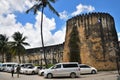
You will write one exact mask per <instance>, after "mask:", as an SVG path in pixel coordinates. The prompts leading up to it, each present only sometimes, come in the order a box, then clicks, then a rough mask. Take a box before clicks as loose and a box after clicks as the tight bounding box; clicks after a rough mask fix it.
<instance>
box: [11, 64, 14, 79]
mask: <svg viewBox="0 0 120 80" xmlns="http://www.w3.org/2000/svg"><path fill="white" fill-rule="evenodd" d="M13 74H14V65H12V68H11V75H12V77H13Z"/></svg>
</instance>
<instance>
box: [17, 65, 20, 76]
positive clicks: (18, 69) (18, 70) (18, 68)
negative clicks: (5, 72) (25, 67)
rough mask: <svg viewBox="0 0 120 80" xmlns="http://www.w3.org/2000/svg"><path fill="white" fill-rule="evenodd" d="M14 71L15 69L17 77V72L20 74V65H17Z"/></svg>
mask: <svg viewBox="0 0 120 80" xmlns="http://www.w3.org/2000/svg"><path fill="white" fill-rule="evenodd" d="M16 71H17V77H18V78H19V74H20V65H18V66H17V68H16Z"/></svg>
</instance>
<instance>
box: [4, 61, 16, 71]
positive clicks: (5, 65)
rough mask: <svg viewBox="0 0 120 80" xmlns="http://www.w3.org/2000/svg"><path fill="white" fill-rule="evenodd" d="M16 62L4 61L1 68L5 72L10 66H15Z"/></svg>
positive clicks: (9, 69)
mask: <svg viewBox="0 0 120 80" xmlns="http://www.w3.org/2000/svg"><path fill="white" fill-rule="evenodd" d="M16 65H18V63H15V62H6V63H3V64H2V70H3V71H6V72H11V69H12V66H16Z"/></svg>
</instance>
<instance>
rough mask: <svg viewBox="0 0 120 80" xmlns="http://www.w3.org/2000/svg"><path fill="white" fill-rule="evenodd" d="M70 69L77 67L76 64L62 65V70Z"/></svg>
mask: <svg viewBox="0 0 120 80" xmlns="http://www.w3.org/2000/svg"><path fill="white" fill-rule="evenodd" d="M72 67H78V65H77V64H63V68H72Z"/></svg>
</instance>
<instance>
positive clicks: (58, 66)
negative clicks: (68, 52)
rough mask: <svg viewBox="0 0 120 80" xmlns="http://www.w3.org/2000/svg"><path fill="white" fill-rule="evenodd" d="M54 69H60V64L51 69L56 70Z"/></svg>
mask: <svg viewBox="0 0 120 80" xmlns="http://www.w3.org/2000/svg"><path fill="white" fill-rule="evenodd" d="M56 68H61V64H58V65H55V66H53V67H52V69H56Z"/></svg>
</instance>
